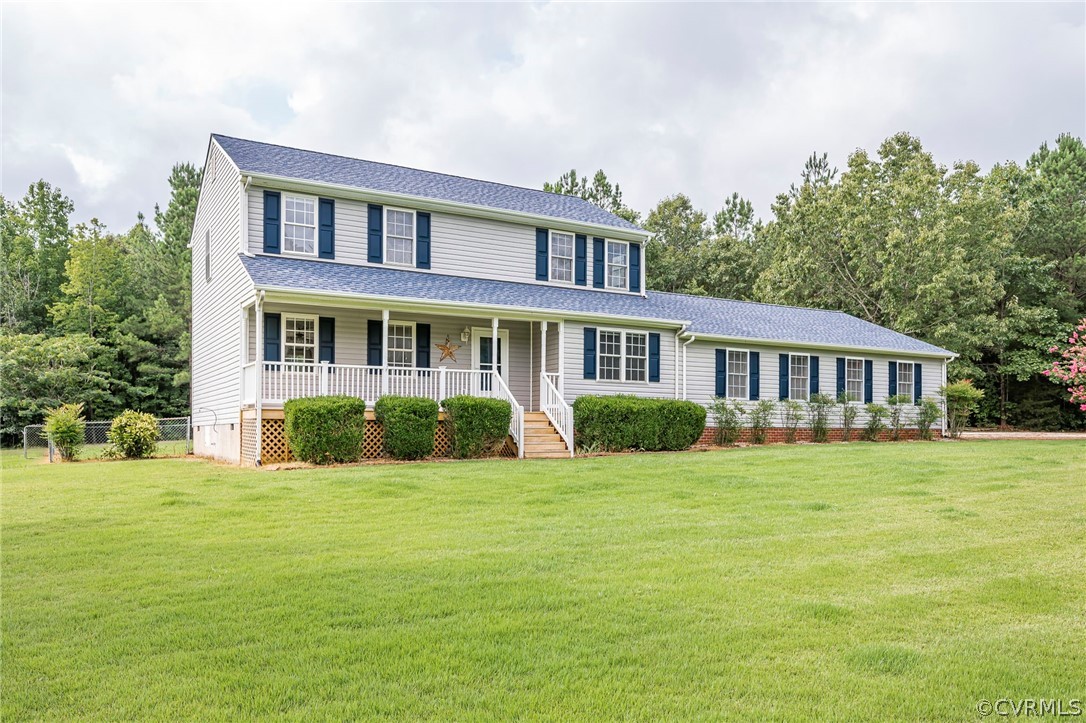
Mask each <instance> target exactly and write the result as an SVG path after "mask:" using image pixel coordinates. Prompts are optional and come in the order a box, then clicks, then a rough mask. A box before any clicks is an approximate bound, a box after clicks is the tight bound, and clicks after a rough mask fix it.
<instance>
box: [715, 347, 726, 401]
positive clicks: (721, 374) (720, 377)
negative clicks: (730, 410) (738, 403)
mask: <svg viewBox="0 0 1086 723" xmlns="http://www.w3.org/2000/svg"><path fill="white" fill-rule="evenodd" d="M716 395H717V396H718V397H726V396H728V350H727V349H717V350H716Z"/></svg>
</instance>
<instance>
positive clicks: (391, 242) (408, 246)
mask: <svg viewBox="0 0 1086 723" xmlns="http://www.w3.org/2000/svg"><path fill="white" fill-rule="evenodd" d="M385 260H386V261H387V262H388V263H390V264H402V265H404V266H414V265H415V212H414V211H404V210H401V209H398V208H386V209H385Z"/></svg>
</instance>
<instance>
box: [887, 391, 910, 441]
mask: <svg viewBox="0 0 1086 723" xmlns="http://www.w3.org/2000/svg"><path fill="white" fill-rule="evenodd" d="M886 404H888V405H889V435H891V439H892V440H894V441H895V442H897V441H898V440H900V439H901V431H902V430H904V429H905V426H906V423H908V421H909V420H908V417H907V415H906V414H905V411H906V409H908V408H909V407H910V406H912V396H911V395H909V394H896V395H894V396H892V397H889V398H888V399H886Z"/></svg>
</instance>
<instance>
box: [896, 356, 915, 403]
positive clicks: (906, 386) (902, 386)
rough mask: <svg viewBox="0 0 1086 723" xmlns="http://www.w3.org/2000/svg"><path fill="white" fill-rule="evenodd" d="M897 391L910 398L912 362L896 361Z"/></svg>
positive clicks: (911, 390)
mask: <svg viewBox="0 0 1086 723" xmlns="http://www.w3.org/2000/svg"><path fill="white" fill-rule="evenodd" d="M897 393H898V395H900V396H906V397H909V398H910V399H912V396H913V363H912V362H898V363H897Z"/></svg>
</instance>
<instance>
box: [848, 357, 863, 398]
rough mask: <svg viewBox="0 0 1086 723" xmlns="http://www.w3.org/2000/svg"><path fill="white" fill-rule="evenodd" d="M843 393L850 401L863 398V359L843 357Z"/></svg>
mask: <svg viewBox="0 0 1086 723" xmlns="http://www.w3.org/2000/svg"><path fill="white" fill-rule="evenodd" d="M845 394H846V395H847V396H848V400H849V401H850V402H862V401H863V399H864V360H863V359H852V358H848V359H845Z"/></svg>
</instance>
